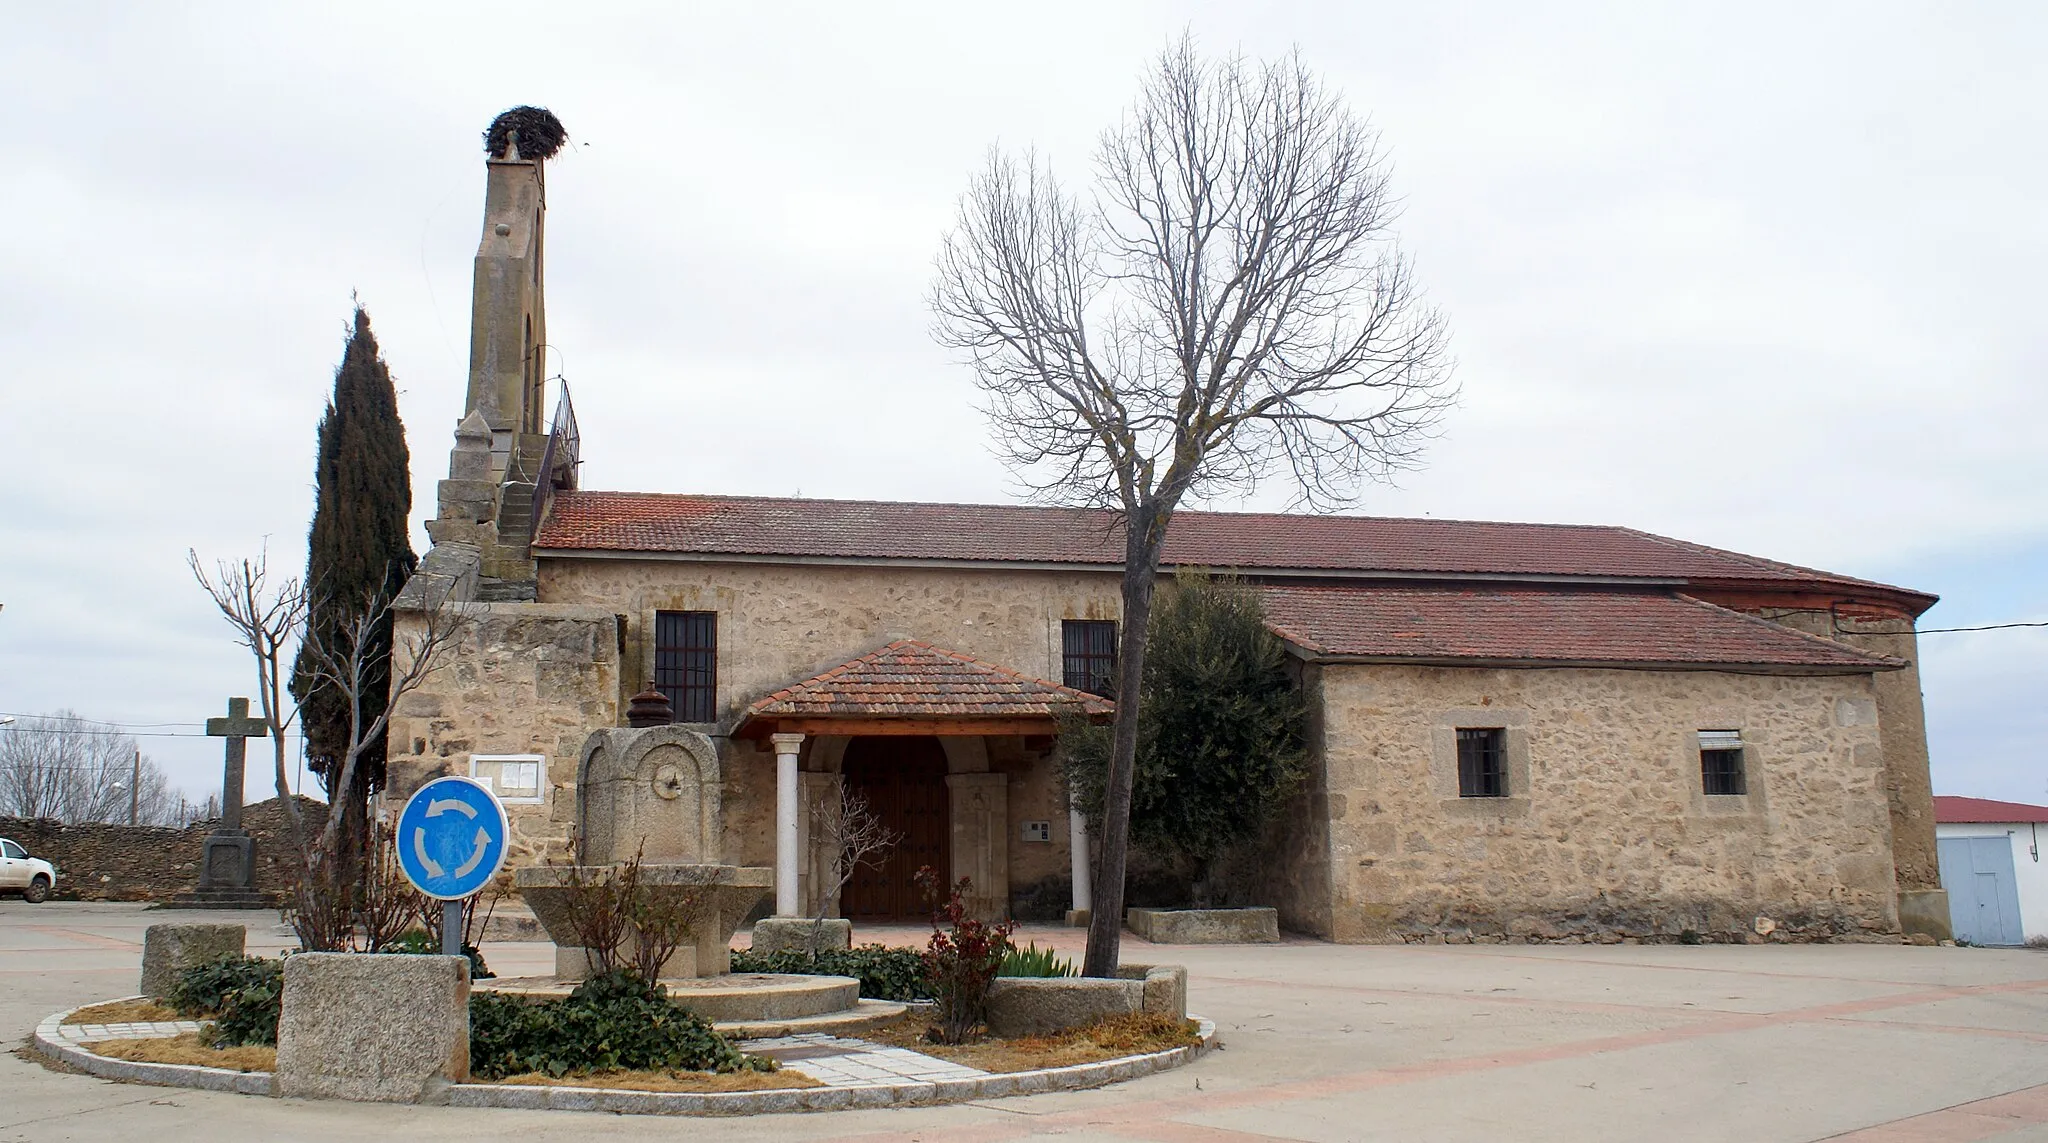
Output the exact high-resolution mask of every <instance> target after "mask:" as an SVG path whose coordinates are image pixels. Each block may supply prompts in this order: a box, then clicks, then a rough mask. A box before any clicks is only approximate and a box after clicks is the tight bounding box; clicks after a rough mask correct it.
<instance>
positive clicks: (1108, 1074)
mask: <svg viewBox="0 0 2048 1143" xmlns="http://www.w3.org/2000/svg"><path fill="white" fill-rule="evenodd" d="M95 1003H101V1002H99V1001H95ZM80 1007H86V1005H80ZM76 1011H78V1009H77V1008H72V1009H69V1010H67V1011H64V1012H59V1013H56V1014H54V1015H52V1016H49V1017H46V1018H45V1019H44V1020H43V1022H42V1023H40V1024H38V1025H36V1033H35V1047H36V1050H37V1051H39V1052H41V1053H42V1054H43V1055H45V1056H49V1057H50V1058H52V1059H56V1060H61V1061H63V1062H64V1063H67V1064H70V1065H71V1066H73V1067H76V1068H78V1069H80V1070H81V1071H84V1072H87V1073H89V1074H91V1075H96V1076H100V1077H102V1078H105V1079H113V1080H125V1081H127V1082H129V1083H147V1084H158V1085H161V1086H165V1087H193V1088H200V1089H202V1090H206V1091H228V1092H237V1093H239V1094H242V1095H273V1094H275V1091H274V1088H273V1078H272V1075H271V1073H270V1072H237V1071H229V1070H228V1069H226V1068H209V1067H201V1066H199V1065H197V1064H152V1063H142V1062H138V1061H133V1060H117V1059H113V1058H112V1057H109V1056H102V1055H99V1054H98V1053H96V1052H89V1051H86V1050H85V1049H84V1048H81V1047H79V1046H77V1045H75V1044H70V1043H67V1042H65V1040H64V1038H63V1036H62V1035H61V1034H60V1033H59V1032H58V1031H57V1029H58V1028H59V1027H60V1026H61V1025H62V1024H63V1023H64V1020H65V1018H66V1017H68V1016H70V1015H71V1013H73V1012H76ZM1189 1019H1192V1020H1195V1021H1196V1022H1197V1023H1199V1025H1200V1026H1201V1033H1200V1034H1201V1037H1202V1042H1201V1043H1199V1044H1195V1045H1192V1046H1190V1047H1185V1048H1171V1049H1168V1050H1167V1051H1164V1052H1152V1053H1150V1054H1148V1055H1143V1056H1126V1057H1124V1058H1122V1059H1117V1060H1102V1061H1099V1062H1097V1063H1092V1064H1072V1065H1069V1066H1067V1067H1063V1068H1039V1069H1037V1070H1035V1071H1028V1072H998V1073H995V1074H991V1075H986V1076H977V1077H975V1078H973V1079H958V1080H938V1081H933V1082H927V1083H915V1082H912V1083H894V1084H865V1085H862V1086H859V1087H798V1088H773V1089H770V1090H767V1091H718V1092H670V1091H620V1090H615V1089H610V1088H591V1087H525V1086H520V1085H515V1084H493V1083H461V1084H451V1085H449V1086H448V1087H447V1088H446V1089H445V1090H444V1092H443V1093H442V1095H443V1098H441V1099H440V1100H437V1101H436V1102H440V1103H444V1104H446V1105H447V1106H450V1107H503V1108H515V1109H521V1110H530V1111H608V1112H613V1113H615V1114H622V1115H764V1114H771V1113H775V1112H791V1111H850V1110H855V1109H867V1108H878V1107H917V1106H929V1105H932V1104H941V1103H963V1102H966V1101H968V1100H974V1099H996V1098H1000V1097H1003V1096H1011V1095H1035V1094H1037V1093H1040V1092H1050V1091H1077V1090H1080V1089H1082V1088H1090V1087H1101V1086H1102V1085H1104V1084H1111V1083H1120V1082H1122V1081H1124V1080H1132V1079H1137V1078H1139V1077H1141V1076H1148V1075H1153V1074H1155V1073H1158V1072H1163V1071H1170V1070H1171V1069H1173V1068H1177V1067H1180V1066H1181V1065H1183V1064H1189V1063H1193V1062H1194V1061H1195V1060H1196V1059H1197V1058H1199V1057H1200V1056H1202V1055H1203V1054H1204V1053H1206V1052H1208V1051H1209V1050H1211V1049H1212V1048H1214V1047H1215V1046H1216V1024H1215V1022H1214V1021H1212V1020H1206V1019H1203V1018H1202V1017H1200V1016H1190V1017H1189Z"/></svg>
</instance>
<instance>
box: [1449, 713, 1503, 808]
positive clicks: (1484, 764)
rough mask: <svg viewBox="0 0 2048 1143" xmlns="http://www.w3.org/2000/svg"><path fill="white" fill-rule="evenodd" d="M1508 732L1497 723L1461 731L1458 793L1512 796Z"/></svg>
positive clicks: (1475, 796)
mask: <svg viewBox="0 0 2048 1143" xmlns="http://www.w3.org/2000/svg"><path fill="white" fill-rule="evenodd" d="M1507 738H1508V732H1507V731H1506V730H1505V729H1503V728H1501V727H1497V726H1492V727H1478V728H1469V729H1468V728H1462V727H1461V728H1460V729H1459V730H1458V796H1459V797H1461V798H1505V797H1507V796H1508V743H1507Z"/></svg>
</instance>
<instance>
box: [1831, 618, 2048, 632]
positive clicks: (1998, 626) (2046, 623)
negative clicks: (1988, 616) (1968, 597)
mask: <svg viewBox="0 0 2048 1143" xmlns="http://www.w3.org/2000/svg"><path fill="white" fill-rule="evenodd" d="M2012 627H2048V620H2042V621H2040V622H2038V623H1987V624H1985V625H1984V626H1982V627H1922V628H1920V629H1919V630H1917V631H1914V632H1913V634H1915V635H1947V634H1949V633H1950V632H1952V631H2004V630H2007V629H2008V628H2012ZM1858 634H1879V633H1878V632H1858ZM1900 634H1904V632H1900Z"/></svg>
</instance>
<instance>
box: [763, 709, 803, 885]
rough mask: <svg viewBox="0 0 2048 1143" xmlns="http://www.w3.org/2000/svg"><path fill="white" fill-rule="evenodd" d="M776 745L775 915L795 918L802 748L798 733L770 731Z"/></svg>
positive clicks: (801, 740)
mask: <svg viewBox="0 0 2048 1143" xmlns="http://www.w3.org/2000/svg"><path fill="white" fill-rule="evenodd" d="M768 740H769V741H770V742H773V743H774V744H775V915H776V916H778V917H794V916H796V915H797V911H798V909H799V908H800V907H801V902H799V901H798V900H797V855H798V853H799V852H801V849H802V847H801V846H799V845H798V844H797V821H796V819H797V777H796V755H797V751H798V750H801V749H802V748H803V744H804V736H803V735H801V734H771V735H769V736H768Z"/></svg>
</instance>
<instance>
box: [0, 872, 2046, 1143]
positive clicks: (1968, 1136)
mask: <svg viewBox="0 0 2048 1143" xmlns="http://www.w3.org/2000/svg"><path fill="white" fill-rule="evenodd" d="M162 921H229V922H241V923H247V924H249V925H250V942H249V943H250V948H251V951H252V952H275V951H276V950H278V949H279V948H281V947H283V946H285V945H286V944H288V943H290V942H289V939H288V938H287V937H286V936H285V934H284V933H283V932H282V931H281V930H279V929H278V928H277V927H276V917H275V915H274V914H264V913H219V914H208V913H195V912H164V911H155V910H149V909H145V908H143V907H141V906H137V905H112V904H76V903H63V902H53V903H50V904H45V905H39V906H32V905H25V904H23V903H21V902H19V901H14V900H6V901H0V1029H4V1031H5V1033H6V1035H7V1036H8V1038H9V1039H10V1040H12V1041H13V1043H14V1044H16V1045H19V1044H22V1043H23V1042H24V1041H25V1040H26V1038H27V1037H28V1035H29V1033H30V1031H31V1030H32V1029H33V1028H34V1027H35V1025H36V1023H37V1021H39V1020H40V1019H42V1018H43V1017H44V1016H47V1015H48V1014H50V1013H52V1012H55V1011H57V1010H59V1009H63V1008H69V1007H72V1006H74V1005H77V1004H82V1003H86V1002H89V1001H93V1000H100V999H105V998H109V997H114V996H123V995H128V994H131V993H133V992H134V991H135V983H136V976H137V974H138V972H139V968H140V963H141V956H142V947H141V942H142V931H143V929H144V928H145V927H147V926H148V925H150V924H153V923H157V922H162ZM873 935H874V934H868V933H861V934H857V935H856V939H863V938H868V937H871V936H873ZM886 935H887V937H888V938H889V939H891V940H896V941H904V940H908V939H910V938H911V937H912V936H913V935H914V934H912V933H910V932H908V931H892V932H890V933H888V934H886ZM1020 939H1024V940H1036V941H1037V942H1038V943H1039V944H1040V945H1041V946H1043V945H1046V944H1048V943H1052V944H1055V945H1057V946H1058V947H1060V948H1062V949H1066V950H1078V948H1079V945H1080V934H1078V933H1072V932H1067V931H1064V930H1051V929H1044V930H1028V931H1026V932H1024V933H1021V934H1020ZM484 951H485V955H486V956H487V957H488V958H489V960H490V962H491V964H492V965H493V967H495V968H496V969H497V970H498V971H500V972H515V973H533V972H543V971H546V968H547V966H548V964H549V963H550V961H551V950H550V947H549V946H548V945H546V944H493V945H487V946H486V947H485V950H484ZM1128 959H1131V960H1163V961H1174V962H1180V963H1185V964H1186V965H1187V966H1188V968H1189V971H1190V974H1191V976H1190V980H1189V995H1188V1003H1189V1007H1190V1009H1191V1010H1192V1011H1195V1012H1198V1013H1200V1014H1202V1015H1204V1016H1208V1017H1211V1018H1213V1019H1214V1020H1216V1022H1217V1026H1218V1030H1219V1033H1220V1035H1221V1038H1222V1042H1223V1045H1224V1046H1223V1048H1222V1050H1220V1051H1218V1052H1215V1053H1213V1054H1211V1055H1209V1056H1208V1057H1206V1058H1204V1059H1202V1060H1199V1061H1197V1062H1196V1063H1194V1064H1192V1065H1190V1066H1188V1067H1185V1068H1182V1069H1179V1070H1177V1071H1172V1072H1168V1073H1165V1074H1162V1075H1157V1076H1152V1077H1148V1078H1146V1079H1141V1080H1137V1081H1133V1082H1131V1083H1126V1084H1119V1085H1116V1086H1114V1087H1110V1088H1103V1089H1098V1090H1094V1091H1084V1092H1069V1093H1059V1094H1050V1095H1037V1096H1025V1097H1017V1098H1010V1099H1001V1100H989V1101H984V1102H980V1103H972V1104H963V1105H957V1106H951V1107H933V1108H920V1109H906V1110H895V1111H858V1112H844V1113H826V1114H807V1115H776V1116H762V1117H755V1118H747V1119H716V1120H677V1119H669V1118H653V1117H634V1116H605V1117H603V1118H602V1119H601V1120H600V1119H599V1118H597V1117H594V1116H591V1115H587V1114H578V1113H573V1112H539V1111H503V1110H490V1111H480V1110H459V1109H453V1108H435V1107H411V1106H389V1105H372V1104H340V1103H313V1102H301V1101H294V1100H280V1099H265V1098H259V1097H250V1096H234V1095H225V1094H213V1093H207V1092H198V1091H190V1090H182V1089H173V1088H152V1087H142V1086H135V1085H127V1084H117V1083H110V1082H106V1081H103V1080H99V1079H95V1078H92V1077H88V1076H80V1075H67V1074H63V1073H59V1072H54V1071H50V1070H47V1069H45V1068H44V1067H42V1066H41V1065H40V1064H38V1063H37V1062H35V1061H34V1060H32V1059H26V1058H22V1057H21V1053H16V1054H15V1055H10V1056H7V1057H4V1058H0V1141H6V1140H17V1139H24V1140H62V1139H123V1140H133V1139H149V1140H151V1141H152V1143H155V1141H168V1140H182V1139H223V1140H235V1139H266V1140H268V1139H354V1140H361V1139H366V1138H368V1139H384V1138H401V1137H402V1138H405V1139H407V1140H410V1141H423V1140H444V1139H445V1140H466V1139H477V1138H498V1137H502V1138H517V1139H537V1140H572V1139H576V1140H580V1139H587V1138H589V1137H590V1136H591V1135H592V1134H593V1133H594V1132H602V1133H603V1135H604V1137H606V1138H607V1139H618V1140H630V1139H674V1138H680V1137H690V1138H709V1139H734V1140H763V1141H766V1140H782V1139H864V1140H865V1139H872V1140H886V1139H922V1140H933V1141H938V1140H945V1141H948V1143H954V1141H961V1143H967V1141H973V1143H981V1141H987V1143H995V1141H999V1140H1009V1139H1023V1138H1028V1137H1034V1136H1060V1137H1061V1138H1063V1139H1068V1140H1077V1141H1093V1140H1100V1141H1126V1143H1127V1141H1131V1140H1153V1141H1158V1143H1258V1141H1263V1140H1314V1141H1318V1143H1325V1141H1327V1143H1335V1141H1339V1140H1353V1139H1360V1140H1368V1139H1398V1140H1428V1141H1435V1140H1560V1141H1563V1140H1571V1141H1578V1140H1588V1141H1597V1140H1659V1141H1679V1140H1744V1141H1746V1143H1747V1141H1755V1143H1774V1141H1799V1140H1818V1139H1841V1140H1850V1141H1854V1143H1904V1141H1907V1140H2000V1141H2007V1143H2011V1141H2018V1140H2032V1141H2038V1143H2048V952H2039V951H2032V950H1986V949H1943V948H1913V947H1901V946H1889V945H1841V946H1813V945H1809V946H1764V947H1746V948H1735V947H1719V946H1704V947H1681V946H1657V947H1648V946H1577V945H1571V946H1566V945H1556V946H1533V945H1527V946H1524V945H1492V946H1434V947H1419V946H1418V947H1403V948H1386V947H1369V946H1368V947H1361V946H1339V945H1326V944H1319V943H1312V942H1289V943H1286V944H1282V945H1278V946H1263V947H1242V946H1241V947H1229V948H1220V947H1206V948H1205V947H1187V948H1155V947H1149V946H1144V945H1142V944H1137V943H1134V945H1133V946H1132V952H1131V953H1130V954H1129V956H1128ZM798 1054H808V1053H802V1052H799V1053H798Z"/></svg>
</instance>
